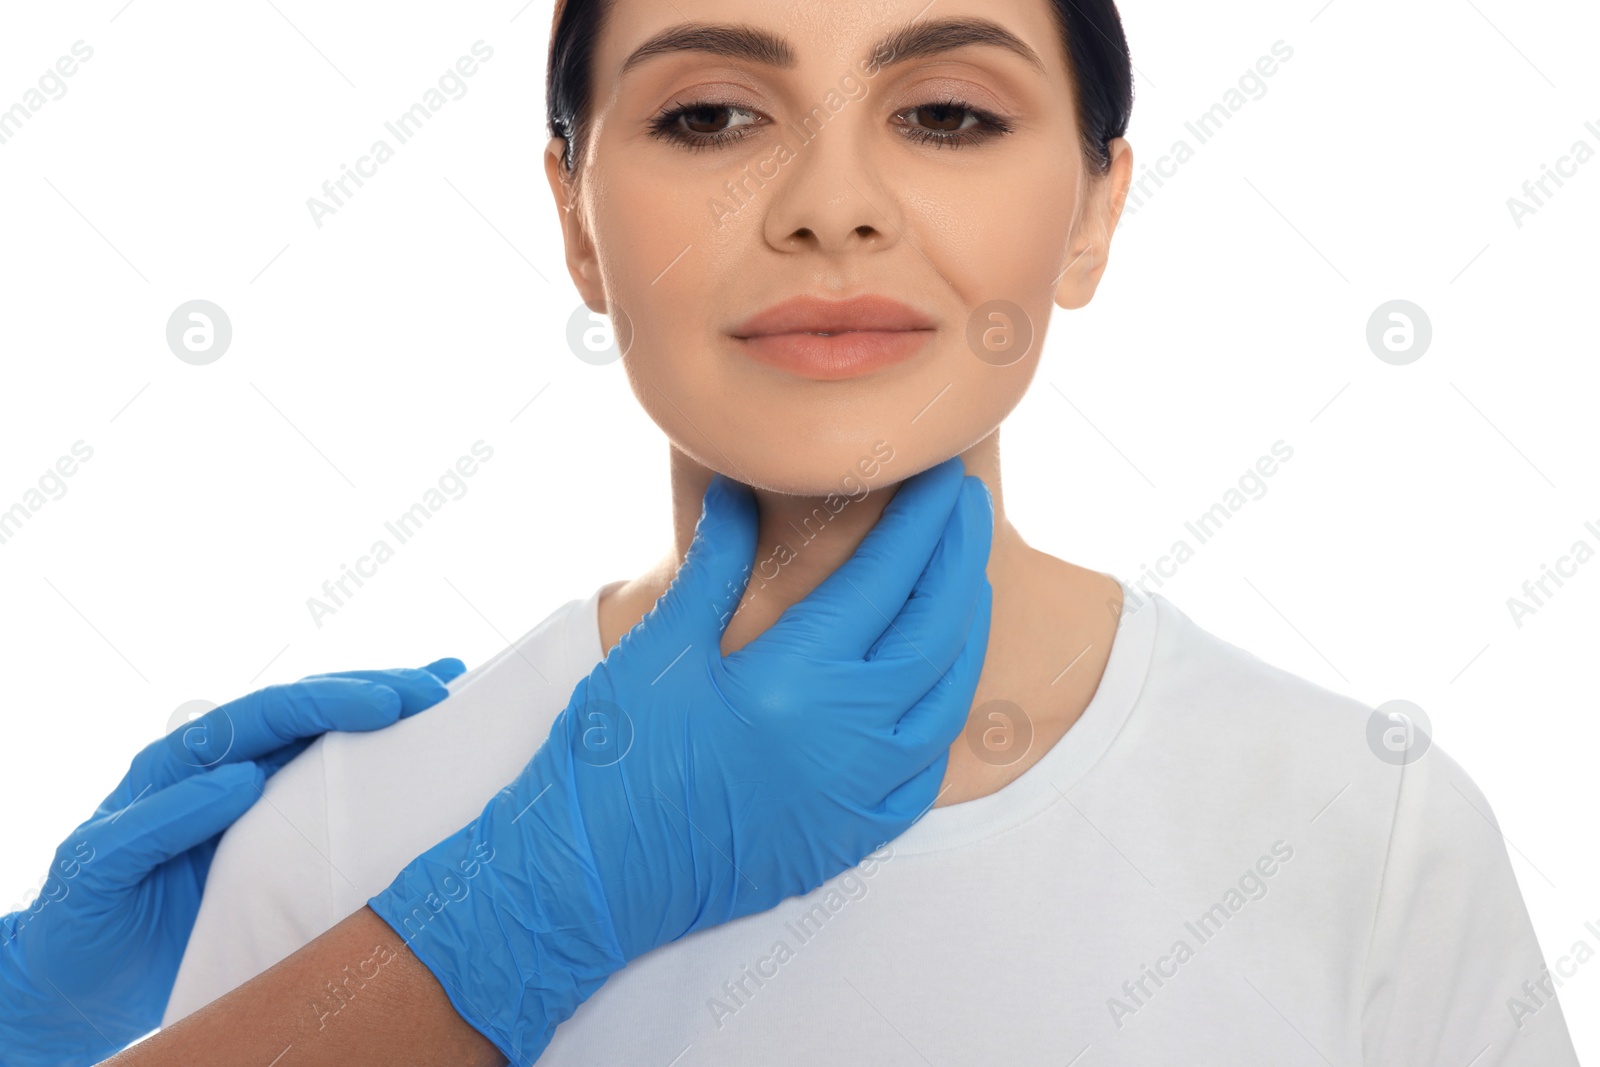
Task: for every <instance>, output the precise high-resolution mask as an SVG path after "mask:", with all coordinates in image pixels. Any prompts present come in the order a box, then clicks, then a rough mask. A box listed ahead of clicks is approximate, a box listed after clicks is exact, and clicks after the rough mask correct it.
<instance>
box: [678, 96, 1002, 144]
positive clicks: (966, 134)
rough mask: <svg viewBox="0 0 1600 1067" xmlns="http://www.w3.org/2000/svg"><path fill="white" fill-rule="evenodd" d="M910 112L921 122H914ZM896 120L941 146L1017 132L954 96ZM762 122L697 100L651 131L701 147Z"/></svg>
mask: <svg viewBox="0 0 1600 1067" xmlns="http://www.w3.org/2000/svg"><path fill="white" fill-rule="evenodd" d="M908 116H909V117H910V118H914V119H915V120H916V122H917V125H912V123H911V122H910V121H908ZM894 118H895V125H896V126H899V127H901V129H902V130H903V131H904V132H903V133H902V134H901V136H903V137H907V138H909V139H911V140H912V141H915V142H917V143H919V144H930V143H931V144H933V145H935V146H936V147H939V148H944V147H947V146H948V147H950V148H960V147H962V146H964V145H971V144H977V143H979V142H981V141H986V140H988V139H990V138H992V137H996V136H1000V135H1002V134H1007V133H1010V132H1011V130H1012V127H1011V126H1010V124H1008V123H1007V122H1006V121H1005V120H1004V119H1002V118H1000V117H999V116H998V115H994V114H991V113H989V112H987V111H983V110H981V109H979V108H975V107H973V106H972V105H970V104H967V103H965V102H964V101H961V100H954V99H949V100H942V101H930V102H928V103H926V104H919V105H918V106H916V107H912V108H907V109H906V110H904V111H901V112H900V113H898V114H897V115H895V117H894ZM762 121H764V116H762V115H761V114H760V113H759V112H756V111H754V110H752V109H750V108H747V107H739V106H737V105H735V104H717V103H713V102H711V101H694V102H691V103H687V104H670V105H668V106H667V107H665V108H663V109H662V110H661V111H660V113H658V114H657V115H656V117H655V118H653V119H651V120H650V124H649V131H650V135H651V136H652V137H660V138H661V139H663V140H666V141H671V142H673V143H675V144H680V145H683V146H684V147H686V148H690V149H695V150H699V149H702V148H716V147H718V146H720V145H724V144H727V143H729V142H731V141H737V140H739V139H741V138H743V137H745V136H748V135H749V133H750V131H752V130H754V129H755V128H756V127H757V126H758V125H759V124H760V123H761V122H762Z"/></svg>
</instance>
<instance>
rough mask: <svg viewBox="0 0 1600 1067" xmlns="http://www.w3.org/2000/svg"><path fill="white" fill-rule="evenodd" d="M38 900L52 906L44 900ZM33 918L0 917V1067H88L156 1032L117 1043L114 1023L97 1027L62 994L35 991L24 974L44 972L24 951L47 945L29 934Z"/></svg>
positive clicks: (29, 912)
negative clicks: (108, 1028) (108, 1029)
mask: <svg viewBox="0 0 1600 1067" xmlns="http://www.w3.org/2000/svg"><path fill="white" fill-rule="evenodd" d="M41 901H42V902H43V903H44V904H46V905H47V904H49V903H50V901H49V900H47V899H45V898H41ZM35 918H36V914H35V910H34V909H24V910H22V911H17V912H12V913H11V914H9V915H3V916H0V1005H3V1006H4V1007H3V1010H0V1067H80V1065H82V1067H88V1065H90V1064H95V1063H99V1062H100V1061H101V1060H104V1059H106V1058H108V1057H110V1056H111V1055H113V1054H115V1053H116V1052H118V1051H120V1050H121V1049H122V1048H124V1047H125V1046H126V1045H128V1044H130V1043H131V1042H133V1041H134V1040H135V1039H136V1038H139V1037H142V1036H143V1035H144V1034H146V1033H148V1032H149V1031H150V1030H153V1029H155V1027H154V1026H149V1027H146V1028H144V1029H141V1030H138V1032H136V1033H132V1034H128V1035H127V1037H126V1039H125V1040H118V1035H119V1033H121V1032H122V1030H119V1029H118V1028H117V1027H116V1026H115V1024H113V1023H110V1022H106V1023H102V1024H101V1025H100V1027H99V1029H97V1028H96V1027H95V1026H93V1025H90V1023H89V1022H88V1021H87V1020H86V1019H85V1018H84V1016H83V1015H82V1014H81V1013H80V1012H79V1011H78V1010H77V1009H76V1008H74V1007H73V1006H72V1005H71V1004H69V1003H68V1002H67V1000H66V999H65V998H64V997H63V996H60V995H56V994H54V993H53V992H52V991H50V990H49V989H46V990H44V991H40V990H39V989H37V988H36V987H35V986H34V983H33V982H32V981H30V980H29V978H28V976H29V975H33V974H43V973H44V971H43V969H42V967H41V966H39V961H35V960H31V959H30V958H29V957H28V955H27V953H28V952H29V951H30V950H32V951H33V952H34V953H35V954H37V953H38V951H39V950H40V948H41V947H47V946H40V945H38V944H37V943H35V942H36V941H37V938H36V937H33V936H30V927H31V926H32V923H33V921H34V920H35ZM89 1010H91V1011H92V1010H93V1008H92V1007H91V1008H90V1009H89ZM107 1026H110V1027H111V1030H110V1031H106V1028H107ZM125 1028H126V1023H125V1024H124V1029H125ZM102 1031H106V1032H102ZM113 1031H114V1032H113Z"/></svg>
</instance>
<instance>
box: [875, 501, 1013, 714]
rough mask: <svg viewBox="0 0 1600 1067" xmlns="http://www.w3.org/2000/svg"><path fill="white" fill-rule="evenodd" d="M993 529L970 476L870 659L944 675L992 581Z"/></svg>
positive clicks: (991, 518) (991, 513)
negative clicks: (924, 565)
mask: <svg viewBox="0 0 1600 1067" xmlns="http://www.w3.org/2000/svg"><path fill="white" fill-rule="evenodd" d="M993 527H994V511H993V506H992V505H991V504H990V503H989V493H988V490H987V488H986V487H985V486H984V484H983V482H982V481H981V480H980V479H978V478H974V477H972V476H970V475H969V476H967V477H966V478H965V479H963V482H962V486H961V494H960V497H959V498H958V499H957V500H956V505H955V507H954V508H953V509H952V510H951V512H950V519H949V522H948V523H946V525H945V528H944V534H943V536H942V537H940V538H939V543H938V545H937V546H936V547H935V548H934V550H933V558H931V559H930V560H929V561H928V566H927V569H926V570H924V571H923V572H922V574H921V576H920V577H919V578H918V579H917V585H916V588H915V589H913V590H912V593H911V597H910V599H908V600H907V601H906V602H905V606H904V607H903V608H901V610H900V614H899V615H898V616H897V617H896V618H895V623H894V625H893V626H891V627H889V628H887V629H885V630H884V631H883V636H882V637H881V638H879V640H878V641H877V643H876V644H874V645H873V647H872V648H871V649H870V650H868V652H867V658H868V659H870V660H886V661H893V662H899V663H903V664H906V665H908V666H911V667H914V668H916V669H917V670H918V671H927V672H929V673H932V672H934V671H937V672H940V673H942V672H943V671H944V670H945V669H946V668H947V667H949V666H950V664H951V662H952V661H953V660H954V659H955V658H956V656H957V654H958V653H960V651H961V649H962V646H963V645H964V643H965V642H966V640H967V632H968V629H969V628H970V626H971V623H972V613H973V609H974V606H975V605H976V603H977V601H978V596H979V592H980V590H981V589H983V588H984V587H985V586H987V585H988V577H987V574H986V573H985V572H986V569H987V566H988V562H989V549H990V547H991V545H992V543H993V539H994V529H993ZM929 684H930V685H931V684H932V680H931V678H930V679H929Z"/></svg>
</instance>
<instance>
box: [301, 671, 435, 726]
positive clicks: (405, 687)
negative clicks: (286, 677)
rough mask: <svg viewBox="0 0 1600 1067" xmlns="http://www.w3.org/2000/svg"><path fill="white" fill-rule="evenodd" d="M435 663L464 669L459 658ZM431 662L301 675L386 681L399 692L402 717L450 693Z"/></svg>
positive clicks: (428, 706)
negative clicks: (380, 668)
mask: <svg viewBox="0 0 1600 1067" xmlns="http://www.w3.org/2000/svg"><path fill="white" fill-rule="evenodd" d="M436 663H439V664H445V665H446V666H445V667H444V668H443V669H444V670H445V672H446V673H449V672H450V670H452V669H453V668H455V667H458V666H459V667H462V668H463V669H465V664H463V663H462V662H461V661H460V660H458V659H453V658H450V659H442V660H437V661H436ZM433 666H434V664H429V665H428V666H427V667H422V668H417V667H392V668H389V669H387V670H371V671H330V672H328V673H326V674H313V675H311V676H309V677H307V678H302V679H301V681H302V682H309V681H320V680H322V679H324V678H354V679H358V680H360V681H364V682H376V683H377V684H379V685H386V686H388V687H389V688H390V689H393V690H394V691H395V692H396V693H399V694H400V717H401V718H402V719H404V718H407V717H408V716H411V715H415V714H416V713H417V712H419V711H424V710H426V709H428V708H431V707H433V706H434V705H435V704H437V703H439V701H441V700H443V699H444V698H445V697H447V696H449V695H450V691H449V690H448V689H446V688H445V682H446V681H448V680H449V679H447V678H443V677H441V676H440V675H437V674H435V673H434V672H433ZM456 673H458V674H459V673H460V672H459V671H457V672H456ZM450 677H452V678H453V677H455V675H454V674H452V675H450Z"/></svg>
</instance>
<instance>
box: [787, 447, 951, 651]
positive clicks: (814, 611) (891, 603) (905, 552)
mask: <svg viewBox="0 0 1600 1067" xmlns="http://www.w3.org/2000/svg"><path fill="white" fill-rule="evenodd" d="M962 471H963V467H962V465H961V459H960V457H959V456H957V457H952V458H950V459H948V460H945V461H944V462H943V463H940V464H938V465H936V466H933V467H930V468H928V469H927V470H925V471H921V472H919V473H918V474H915V475H913V476H912V477H910V478H907V479H906V480H905V481H903V482H901V483H900V485H899V486H897V487H896V488H895V492H894V496H893V497H892V498H890V500H889V503H888V504H887V505H885V507H884V509H883V514H882V515H880V516H879V518H878V521H877V523H876V524H875V525H874V526H873V527H872V529H871V530H869V531H867V536H866V537H865V538H863V539H862V542H861V544H860V545H859V546H857V548H856V550H855V553H854V554H853V555H852V556H851V557H850V558H849V559H848V560H846V561H845V562H844V563H843V564H842V565H841V566H840V567H839V568H838V569H837V570H835V571H834V572H833V573H832V574H830V575H828V577H826V578H824V579H823V580H822V582H821V584H819V585H818V586H817V587H816V588H815V589H813V590H812V591H811V592H810V594H808V595H807V596H806V597H805V599H803V600H801V601H800V602H799V603H798V604H794V605H791V606H790V607H789V608H788V609H787V610H786V611H784V613H783V615H782V616H781V617H780V618H779V619H778V621H777V622H776V623H774V624H773V625H772V626H771V627H770V628H769V629H768V630H767V631H766V632H765V633H764V634H762V635H761V637H760V638H759V639H758V640H759V641H765V642H768V644H769V646H770V645H781V646H783V647H785V648H790V649H798V650H804V651H807V652H812V653H815V652H817V651H819V650H826V651H827V652H828V653H829V654H830V655H831V656H833V657H835V658H840V659H860V658H862V657H863V656H865V655H866V653H867V650H868V649H869V648H871V647H872V645H873V643H874V642H875V641H877V640H878V639H879V637H880V636H881V635H882V634H883V632H884V631H885V630H886V629H887V628H888V627H889V624H890V620H892V619H894V618H895V617H896V616H897V615H898V614H899V613H900V611H901V608H902V605H904V604H905V602H906V598H907V597H908V596H910V595H911V593H912V590H913V589H914V588H915V586H916V583H917V578H918V576H920V575H921V574H922V571H923V570H924V568H926V566H927V564H928V560H929V557H930V556H931V555H932V553H933V551H934V547H935V546H936V545H937V544H938V542H939V539H940V535H941V533H942V532H943V531H944V529H945V526H946V523H947V522H948V520H949V516H950V512H951V510H952V509H953V508H954V507H955V504H956V500H957V498H958V496H959V494H960V491H961V486H962V481H963V475H962Z"/></svg>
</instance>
